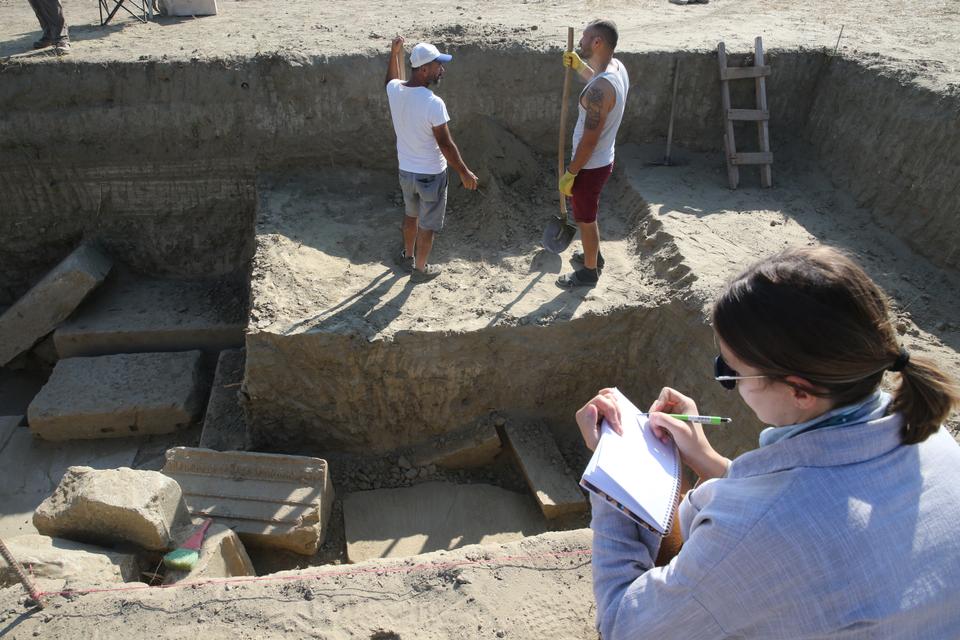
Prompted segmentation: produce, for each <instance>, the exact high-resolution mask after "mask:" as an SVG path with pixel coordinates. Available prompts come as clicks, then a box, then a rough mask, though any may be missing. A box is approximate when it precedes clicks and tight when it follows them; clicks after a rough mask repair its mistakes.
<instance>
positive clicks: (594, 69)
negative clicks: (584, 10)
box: [557, 20, 630, 288]
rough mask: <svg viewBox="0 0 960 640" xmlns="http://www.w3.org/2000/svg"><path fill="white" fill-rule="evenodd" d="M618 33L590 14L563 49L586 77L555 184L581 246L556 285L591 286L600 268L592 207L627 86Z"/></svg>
mask: <svg viewBox="0 0 960 640" xmlns="http://www.w3.org/2000/svg"><path fill="white" fill-rule="evenodd" d="M617 38H618V33H617V26H616V25H615V24H614V23H613V22H612V21H610V20H594V21H593V22H591V23H590V24H588V25H587V27H586V28H585V29H584V30H583V36H582V37H581V38H580V47H579V48H580V54H579V55H578V54H577V52H574V51H570V52H566V53H564V54H563V64H564V66H566V67H570V68H572V69H573V70H574V71H576V72H577V73H579V74H580V77H581V78H583V79H584V80H585V81H586V82H587V86H586V87H584V89H583V91H582V92H581V93H580V100H579V104H578V106H579V108H578V112H579V115H578V118H577V126H576V127H575V128H574V131H573V145H572V147H573V157H572V158H571V160H570V164H569V165H568V166H567V171H566V172H565V173H564V174H563V177H561V178H560V185H559V188H560V193H562V194H564V195H566V196H569V197H570V198H571V205H572V209H573V219H574V222H576V223H577V227H578V228H579V229H580V239H581V240H582V242H583V251H582V252H580V251H578V252H575V253H574V254H573V257H572V261H573V262H574V264H576V265H578V268H577V269H576V270H575V271H574V272H573V273H568V274H565V275H562V276H560V278H558V279H557V285H559V286H561V287H564V288H573V287H593V286H596V284H597V281H598V279H599V277H600V274H601V272H602V271H603V255H602V254H601V253H600V227H599V225H598V224H597V210H598V209H599V206H600V192H601V191H602V190H603V187H604V185H605V184H606V183H607V180H608V179H609V178H610V174H611V173H612V172H613V159H614V153H615V148H616V139H617V130H618V129H619V128H620V122H621V120H622V119H623V110H624V106H625V104H626V100H627V92H628V91H629V90H630V78H629V77H628V75H627V69H626V67H625V66H624V65H623V63H622V62H620V61H619V60H617V59H616V58H614V57H613V53H614V49H616V47H617Z"/></svg>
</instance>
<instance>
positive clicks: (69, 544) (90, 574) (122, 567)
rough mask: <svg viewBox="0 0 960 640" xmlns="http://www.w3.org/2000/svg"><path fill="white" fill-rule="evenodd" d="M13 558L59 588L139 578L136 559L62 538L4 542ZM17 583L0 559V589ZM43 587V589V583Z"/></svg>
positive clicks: (21, 538)
mask: <svg viewBox="0 0 960 640" xmlns="http://www.w3.org/2000/svg"><path fill="white" fill-rule="evenodd" d="M4 542H5V543H6V545H7V548H8V549H9V550H10V553H11V554H12V555H13V557H14V558H15V559H16V560H17V561H18V562H19V563H20V564H21V565H23V566H25V567H29V571H30V575H31V576H33V577H34V578H39V579H41V580H58V581H63V585H62V586H70V585H76V586H78V587H89V586H92V585H97V584H106V585H109V584H112V583H117V582H133V581H135V580H136V579H137V578H139V577H140V571H139V568H138V566H137V559H136V556H134V554H132V553H120V552H117V551H112V550H110V549H105V548H102V547H97V546H94V545H89V544H82V543H80V542H74V541H72V540H65V539H63V538H51V537H49V536H41V535H37V534H27V535H23V536H17V537H15V538H10V539H7V540H5V541H4ZM15 584H19V578H18V577H17V573H16V571H15V570H14V569H13V567H11V566H9V565H8V564H7V563H6V562H5V561H4V560H3V558H0V587H8V586H10V585H15ZM45 586H47V585H46V584H45Z"/></svg>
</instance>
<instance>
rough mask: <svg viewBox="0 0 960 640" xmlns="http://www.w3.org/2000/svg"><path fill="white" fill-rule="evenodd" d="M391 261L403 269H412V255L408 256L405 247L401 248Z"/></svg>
mask: <svg viewBox="0 0 960 640" xmlns="http://www.w3.org/2000/svg"><path fill="white" fill-rule="evenodd" d="M393 261H394V262H395V263H396V264H397V266H398V267H400V268H402V269H403V270H404V271H413V256H408V255H407V250H406V249H401V250H400V253H398V254H397V256H396V257H395V258H394V259H393Z"/></svg>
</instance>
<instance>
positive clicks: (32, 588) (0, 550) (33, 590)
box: [0, 539, 43, 609]
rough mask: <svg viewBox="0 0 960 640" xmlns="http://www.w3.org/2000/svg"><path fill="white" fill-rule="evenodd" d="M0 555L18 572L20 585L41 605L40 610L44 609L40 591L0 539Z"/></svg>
mask: <svg viewBox="0 0 960 640" xmlns="http://www.w3.org/2000/svg"><path fill="white" fill-rule="evenodd" d="M0 555H2V556H3V559H4V560H6V561H7V564H9V565H10V566H11V567H13V570H14V571H16V572H17V576H19V577H20V583H21V584H22V585H23V588H24V589H26V590H27V593H29V594H30V597H31V598H32V599H33V601H34V602H36V603H37V604H38V605H40V608H41V609H43V600H41V599H40V591H38V590H37V587H36V585H35V584H33V581H32V580H31V579H30V578H29V577H28V576H27V574H26V573H24V571H23V567H21V566H20V563H19V562H17V559H16V558H14V557H13V554H12V553H10V550H9V549H7V545H5V544H4V543H3V539H0Z"/></svg>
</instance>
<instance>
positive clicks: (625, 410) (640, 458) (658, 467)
mask: <svg viewBox="0 0 960 640" xmlns="http://www.w3.org/2000/svg"><path fill="white" fill-rule="evenodd" d="M614 394H615V396H616V400H617V405H618V407H619V409H620V425H621V428H622V430H623V434H622V435H620V434H617V433H616V432H614V431H613V429H611V428H610V426H609V425H608V424H607V422H606V420H604V421H603V423H602V425H601V434H600V442H599V443H598V445H597V448H596V450H595V451H594V453H593V457H592V458H591V459H590V462H589V463H588V464H587V468H586V469H585V470H584V472H583V477H582V478H581V479H580V485H581V486H582V487H583V488H584V489H586V490H588V491H591V492H593V493H596V494H597V495H599V496H601V497H603V498H605V499H606V500H608V501H609V502H610V503H611V504H613V506H615V507H616V508H618V509H619V510H620V511H621V512H623V514H624V515H626V516H627V517H628V518H630V519H632V520H633V521H635V522H636V523H637V524H640V525H641V526H644V527H646V528H648V529H650V530H651V531H654V532H656V533H658V534H660V535H666V534H667V533H669V531H670V527H671V526H672V524H673V514H674V511H675V508H676V503H677V496H678V495H679V494H680V454H679V453H678V451H677V448H676V446H675V445H674V444H673V442H670V443H667V444H665V443H663V442H661V441H660V440H658V439H657V438H656V437H655V436H654V435H653V432H652V429H651V428H650V426H649V424H648V422H647V418H646V416H644V415H643V414H642V412H641V411H640V410H639V409H638V408H637V407H636V406H634V404H633V403H632V402H630V400H628V399H627V398H626V396H624V395H623V394H622V393H620V391H619V390H616V389H614Z"/></svg>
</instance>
